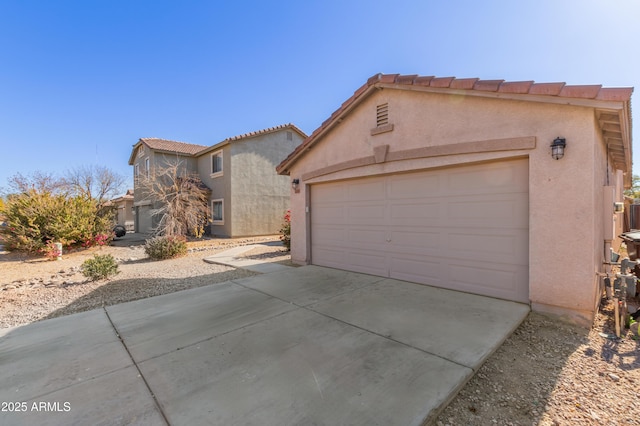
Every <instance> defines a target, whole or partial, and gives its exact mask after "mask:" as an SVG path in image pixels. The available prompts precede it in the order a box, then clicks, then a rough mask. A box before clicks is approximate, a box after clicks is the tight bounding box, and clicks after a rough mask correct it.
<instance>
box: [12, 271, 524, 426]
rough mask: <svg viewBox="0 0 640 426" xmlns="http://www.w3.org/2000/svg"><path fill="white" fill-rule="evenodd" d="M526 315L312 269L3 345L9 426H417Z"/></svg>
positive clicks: (121, 309)
mask: <svg viewBox="0 0 640 426" xmlns="http://www.w3.org/2000/svg"><path fill="white" fill-rule="evenodd" d="M528 311H529V307H528V306H527V305H523V304H518V303H513V302H507V301H502V300H496V299H491V298H487V297H481V296H475V295H469V294H464V293H458V292H453V291H448V290H443V289H437V288H432V287H427V286H423V285H417V284H412V283H407V282H403V281H396V280H391V279H385V278H381V277H375V276H370V275H363V274H357V273H351V272H345V271H338V270H334V269H329V268H321V267H316V266H305V267H300V268H290V269H288V270H284V271H280V272H273V273H269V274H264V275H257V276H254V277H250V278H246V279H242V280H236V281H231V282H226V283H222V284H215V285H211V286H207V287H202V288H197V289H192V290H186V291H182V292H178V293H173V294H169V295H164V296H158V297H153V298H149V299H144V300H140V301H135V302H129V303H124V304H121V305H116V306H110V307H107V308H106V309H98V310H93V311H89V312H84V313H80V314H76V315H71V316H67V317H61V318H56V319H51V320H46V321H42V322H38V323H34V324H31V325H28V326H24V327H17V328H13V329H7V330H2V331H0V383H2V386H1V389H0V402H1V403H2V404H3V405H2V407H0V408H1V409H2V410H1V411H0V424H2V425H27V424H28V425H31V424H39V425H74V424H93V425H98V424H105V425H106V424H108V425H112V424H127V425H130V424H135V425H145V424H148V425H162V424H171V425H207V424H212V425H340V424H349V425H420V424H423V423H424V422H426V421H429V420H432V419H433V418H434V417H435V415H437V413H438V412H439V410H440V409H442V408H444V406H445V405H446V403H447V402H448V401H449V400H450V399H451V398H453V397H454V396H455V394H456V393H457V392H458V391H459V390H460V389H461V387H462V386H463V385H464V384H465V382H466V381H467V380H468V379H469V378H470V377H471V376H472V375H473V374H474V372H475V371H477V369H478V368H479V367H480V365H481V364H482V363H483V361H484V360H485V359H486V358H487V357H488V356H489V355H490V354H491V353H492V352H493V351H494V350H495V349H496V348H497V347H498V346H499V345H500V344H501V343H502V342H503V341H504V339H506V338H507V337H508V335H509V334H510V333H511V332H512V331H513V330H515V328H516V327H517V326H518V325H519V324H520V323H521V322H522V320H523V319H524V318H525V317H526V315H527V313H528Z"/></svg>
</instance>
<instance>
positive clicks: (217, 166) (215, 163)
mask: <svg viewBox="0 0 640 426" xmlns="http://www.w3.org/2000/svg"><path fill="white" fill-rule="evenodd" d="M221 175H222V151H216V152H214V153H213V154H211V177H215V176H221Z"/></svg>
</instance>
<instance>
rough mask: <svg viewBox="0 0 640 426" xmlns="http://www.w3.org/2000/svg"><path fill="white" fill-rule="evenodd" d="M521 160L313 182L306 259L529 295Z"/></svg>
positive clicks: (513, 296)
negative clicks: (328, 181) (309, 245)
mask: <svg viewBox="0 0 640 426" xmlns="http://www.w3.org/2000/svg"><path fill="white" fill-rule="evenodd" d="M528 187H529V183H528V162H527V160H526V159H519V160H514V161H501V162H491V163H485V164H476V165H469V166H464V167H451V168H442V169H437V170H430V171H423V172H414V173H406V174H398V175H387V176H377V177H367V178H361V179H353V180H345V181H338V182H331V183H321V184H317V185H311V188H310V192H311V262H312V263H313V264H316V265H320V266H329V267H333V268H339V269H345V270H350V271H355V272H363V273H368V274H372V275H380V276H384V277H390V278H397V279H401V280H406V281H412V282H418V283H424V284H429V285H433V286H438V287H445V288H451V289H456V290H461V291H467V292H471V293H476V294H483V295H488V296H494V297H499V298H503V299H509V300H516V301H520V302H528V301H529V279H528V278H529V269H528V264H529V257H528V253H529V229H528V219H529V216H528V215H529V209H528Z"/></svg>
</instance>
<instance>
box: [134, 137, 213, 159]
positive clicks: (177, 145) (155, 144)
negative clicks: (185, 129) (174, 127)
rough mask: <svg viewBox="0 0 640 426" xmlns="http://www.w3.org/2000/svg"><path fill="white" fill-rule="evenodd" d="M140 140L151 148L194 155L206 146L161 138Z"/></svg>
mask: <svg viewBox="0 0 640 426" xmlns="http://www.w3.org/2000/svg"><path fill="white" fill-rule="evenodd" d="M140 142H143V143H144V144H145V145H147V146H148V147H149V148H151V149H157V150H159V151H169V152H177V153H179V154H187V155H194V154H196V153H197V152H199V151H201V150H202V149H204V148H206V146H204V145H196V144H192V143H185V142H176V141H170V140H166V139H159V138H140Z"/></svg>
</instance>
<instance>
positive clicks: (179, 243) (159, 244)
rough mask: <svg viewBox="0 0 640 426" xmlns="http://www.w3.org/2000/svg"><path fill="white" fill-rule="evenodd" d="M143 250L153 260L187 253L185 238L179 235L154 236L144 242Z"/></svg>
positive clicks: (171, 257)
mask: <svg viewBox="0 0 640 426" xmlns="http://www.w3.org/2000/svg"><path fill="white" fill-rule="evenodd" d="M144 252H145V253H147V255H148V256H149V257H150V258H151V259H153V260H163V259H173V258H174V257H180V256H184V255H185V254H187V239H186V238H185V237H183V236H181V235H166V236H162V237H154V238H151V239H149V240H147V241H146V242H145V244H144Z"/></svg>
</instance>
